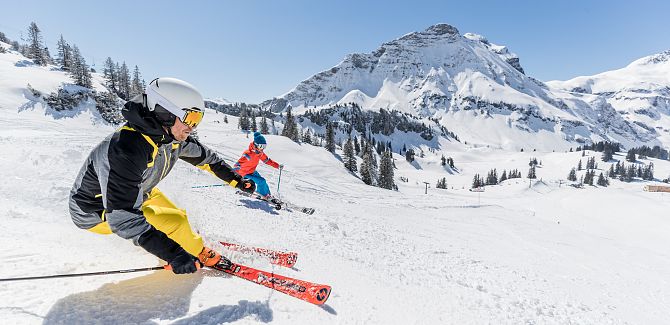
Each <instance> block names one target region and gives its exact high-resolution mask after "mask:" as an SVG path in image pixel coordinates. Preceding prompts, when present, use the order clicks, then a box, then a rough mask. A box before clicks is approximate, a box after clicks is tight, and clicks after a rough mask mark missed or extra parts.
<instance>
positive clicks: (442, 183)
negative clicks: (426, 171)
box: [435, 177, 447, 190]
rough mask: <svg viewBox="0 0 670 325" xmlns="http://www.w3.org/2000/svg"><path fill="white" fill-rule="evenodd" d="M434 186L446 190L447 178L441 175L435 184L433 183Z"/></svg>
mask: <svg viewBox="0 0 670 325" xmlns="http://www.w3.org/2000/svg"><path fill="white" fill-rule="evenodd" d="M435 187H436V188H440V189H445V190H446V189H447V178H446V177H442V178H441V179H438V180H437V184H436V185H435Z"/></svg>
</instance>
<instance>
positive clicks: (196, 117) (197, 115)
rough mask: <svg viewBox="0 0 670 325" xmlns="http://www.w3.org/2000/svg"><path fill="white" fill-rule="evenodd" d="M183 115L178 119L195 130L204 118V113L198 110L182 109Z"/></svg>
mask: <svg viewBox="0 0 670 325" xmlns="http://www.w3.org/2000/svg"><path fill="white" fill-rule="evenodd" d="M183 110H184V115H183V116H181V117H179V119H181V121H182V122H183V123H184V124H186V125H188V126H190V127H192V128H195V127H197V126H198V124H200V122H202V118H203V117H204V116H205V112H203V111H201V110H199V109H187V108H184V109H183Z"/></svg>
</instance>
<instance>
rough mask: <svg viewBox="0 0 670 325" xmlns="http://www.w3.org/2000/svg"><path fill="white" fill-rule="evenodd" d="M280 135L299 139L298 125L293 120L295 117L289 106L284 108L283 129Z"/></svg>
mask: <svg viewBox="0 0 670 325" xmlns="http://www.w3.org/2000/svg"><path fill="white" fill-rule="evenodd" d="M281 135H282V136H285V137H287V138H289V139H291V140H293V141H295V142H298V141H299V140H300V132H299V131H298V125H297V123H296V122H295V117H294V116H293V113H292V112H291V107H289V108H288V109H287V110H286V122H285V123H284V129H283V130H282V131H281Z"/></svg>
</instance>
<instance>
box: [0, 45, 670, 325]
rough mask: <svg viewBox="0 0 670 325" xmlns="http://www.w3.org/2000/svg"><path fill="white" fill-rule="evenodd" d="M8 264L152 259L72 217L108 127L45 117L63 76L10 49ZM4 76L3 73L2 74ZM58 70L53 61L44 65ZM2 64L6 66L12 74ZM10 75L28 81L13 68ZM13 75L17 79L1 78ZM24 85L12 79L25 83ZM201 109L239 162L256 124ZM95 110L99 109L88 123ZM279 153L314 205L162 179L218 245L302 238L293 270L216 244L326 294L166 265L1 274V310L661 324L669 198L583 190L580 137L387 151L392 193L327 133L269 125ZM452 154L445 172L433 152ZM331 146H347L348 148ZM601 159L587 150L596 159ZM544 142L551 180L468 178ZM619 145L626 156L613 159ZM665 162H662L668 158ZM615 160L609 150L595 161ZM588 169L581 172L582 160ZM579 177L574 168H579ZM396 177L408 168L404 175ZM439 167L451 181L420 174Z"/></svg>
mask: <svg viewBox="0 0 670 325" xmlns="http://www.w3.org/2000/svg"><path fill="white" fill-rule="evenodd" d="M0 72H1V74H0V82H3V83H5V84H3V85H2V87H0V98H2V100H3V101H2V106H0V114H1V115H0V116H2V117H1V118H0V148H2V156H1V157H0V179H1V180H2V185H1V186H0V228H1V229H2V236H0V261H1V263H0V278H7V277H16V276H31V275H44V274H56V273H73V272H89V271H101V270H115V269H124V268H134V267H144V266H155V265H158V264H159V261H158V260H157V259H156V258H155V257H153V256H151V255H150V254H148V253H146V252H144V251H143V250H142V249H141V248H138V247H135V246H133V245H132V243H130V242H129V241H126V240H123V239H121V238H119V237H117V236H114V235H110V236H102V235H96V234H93V233H90V232H87V231H83V230H80V229H77V228H76V227H75V226H74V224H73V223H72V222H71V221H70V217H69V213H68V207H67V195H68V192H69V190H70V186H71V185H72V183H73V181H74V177H75V175H76V173H77V171H78V170H79V168H80V167H81V164H82V163H83V161H84V159H85V157H86V156H87V154H88V153H89V151H90V150H91V149H92V148H93V147H94V146H95V145H97V144H98V142H99V141H101V140H102V139H103V138H104V137H105V136H107V135H108V134H109V133H110V132H113V130H114V127H113V126H110V125H106V124H104V123H99V120H98V119H96V118H94V113H92V110H90V109H87V108H86V107H79V108H77V109H75V112H76V114H71V117H61V118H56V119H55V118H54V116H52V115H46V114H45V113H47V110H45V108H44V107H43V106H42V104H41V103H39V102H37V103H35V104H34V105H30V106H25V105H24V104H25V103H28V102H30V101H29V98H28V97H29V94H26V93H25V92H24V90H23V89H22V86H21V85H22V84H23V83H24V82H25V83H31V85H33V86H34V87H36V88H37V90H39V91H44V92H46V91H49V89H50V88H49V87H54V88H51V89H55V87H57V86H58V85H59V84H60V83H62V82H66V81H67V80H66V79H64V78H63V76H62V75H61V74H58V73H56V72H54V71H49V70H48V69H46V70H45V68H41V67H35V66H16V64H15V61H12V60H10V59H7V57H5V56H3V55H2V54H0ZM7 73H8V74H7ZM45 74H48V75H45ZM6 76H9V77H6ZM6 78H21V80H20V83H19V82H16V81H15V82H11V81H7V79H6ZM5 85H8V86H7V87H5ZM17 85H19V86H17ZM228 119H229V123H228V124H227V123H225V122H224V115H223V114H217V113H216V112H214V111H211V110H208V112H207V114H206V115H205V119H204V122H203V124H202V125H201V127H200V128H199V131H198V133H199V136H200V140H201V141H202V142H203V143H205V144H206V145H208V146H211V147H212V148H214V149H215V150H217V151H218V152H220V153H221V154H222V156H224V157H226V159H228V160H229V161H233V160H234V159H237V158H238V156H239V155H240V154H241V152H242V151H243V150H244V149H245V148H246V147H247V145H248V143H249V141H251V139H250V138H248V137H247V135H246V134H241V133H240V132H239V131H238V130H237V129H236V125H237V119H236V118H235V117H231V116H228ZM92 120H93V122H94V123H92V122H91V121H92ZM267 139H268V142H269V147H268V149H267V153H268V154H269V156H270V157H272V158H273V159H274V160H276V161H278V162H281V163H283V164H285V166H286V168H285V170H284V172H283V174H282V178H281V184H277V180H278V175H277V174H276V173H275V171H274V170H273V169H271V168H269V167H267V166H260V167H259V171H260V172H261V173H262V174H263V175H265V176H266V178H267V179H268V181H269V183H270V187H271V189H272V190H273V192H275V193H277V188H278V185H279V192H278V194H279V195H281V197H282V198H284V199H285V200H287V201H292V202H294V203H297V204H304V205H311V206H314V207H315V208H316V209H317V212H316V213H315V214H314V215H312V216H307V215H304V214H299V213H290V212H288V211H283V210H282V211H274V210H272V209H271V208H269V207H268V206H267V205H265V204H264V203H262V202H258V201H254V200H250V199H246V198H243V197H240V196H237V195H236V194H234V190H233V189H231V188H228V187H210V188H192V187H193V186H200V185H208V184H218V183H219V182H218V180H216V179H214V178H212V176H211V175H209V174H208V173H205V172H203V171H200V170H198V169H195V168H193V167H192V166H191V165H189V164H187V163H182V164H178V165H177V166H175V169H174V170H173V171H172V173H171V174H170V175H169V176H168V177H167V178H166V179H165V180H164V181H163V182H162V183H161V184H160V185H159V187H160V189H161V190H162V191H163V192H164V193H165V194H166V195H168V196H169V197H170V198H171V199H172V200H173V201H174V202H175V203H176V204H177V205H178V206H180V207H182V208H184V209H186V211H187V212H188V215H189V220H190V222H191V224H192V225H193V227H194V228H196V229H197V230H198V231H199V232H200V233H201V234H202V235H203V236H204V237H205V238H206V241H207V242H208V243H209V244H213V245H215V243H216V241H217V240H228V241H233V242H239V243H243V244H249V245H256V246H262V247H268V248H275V249H286V250H291V251H296V252H298V253H299V258H298V263H297V264H296V267H295V268H293V269H285V268H279V267H273V266H272V265H270V264H268V262H267V261H265V260H263V259H260V258H255V259H254V258H250V257H245V256H242V255H240V254H237V253H234V252H229V251H226V250H223V249H221V247H220V246H216V245H215V247H217V248H219V249H221V251H222V252H223V253H224V254H226V255H227V256H229V257H230V258H231V259H233V260H235V261H238V262H241V263H246V264H249V265H251V266H255V267H258V268H261V269H265V270H273V271H274V272H276V273H279V274H284V275H288V276H293V277H298V278H302V279H306V280H310V281H315V282H320V283H327V284H330V285H332V287H333V291H332V294H331V297H330V299H329V300H328V302H327V303H326V305H325V306H323V307H322V308H319V307H315V306H313V305H310V304H307V303H305V302H303V301H300V300H297V299H294V298H291V297H288V296H286V295H282V294H279V293H276V292H273V291H272V290H270V289H267V288H264V287H261V286H257V285H254V284H252V283H249V282H246V281H243V280H240V279H237V278H231V277H227V276H221V275H220V274H216V273H215V272H211V271H201V272H199V273H197V274H194V275H182V276H177V275H173V274H171V273H169V272H168V271H159V272H154V273H144V274H142V273H133V274H123V275H110V276H99V277H86V278H64V279H53V280H36V281H28V282H0V297H2V298H1V299H0V319H2V321H3V323H6V324H40V323H41V324H75V323H87V324H88V323H103V324H110V323H119V324H146V323H159V324H220V323H236V324H256V323H269V322H272V323H275V324H314V323H320V324H406V323H412V324H414V323H416V324H481V323H492V324H519V323H529V324H601V323H607V324H664V323H666V322H667V320H668V319H670V311H669V310H668V308H667V306H668V305H669V304H670V283H668V281H667V274H670V257H668V254H667V247H668V246H669V245H670V238H669V237H668V236H667V234H668V233H669V232H670V219H668V218H667V217H665V214H666V212H667V211H666V210H667V206H668V204H670V197H669V196H668V195H666V194H662V193H649V192H644V191H642V186H643V184H642V183H640V182H633V183H621V182H619V181H616V180H613V181H612V185H611V186H610V187H607V188H600V187H590V186H587V187H586V188H585V189H576V188H573V187H570V186H566V184H565V182H564V181H560V180H562V179H564V178H565V176H566V175H567V172H568V171H569V169H570V167H573V166H574V165H576V164H577V162H578V161H579V160H580V159H582V160H584V161H585V159H586V158H585V157H582V156H581V153H578V152H550V151H546V152H509V151H502V150H498V149H494V148H487V147H474V146H464V145H463V146H461V145H459V146H449V147H446V149H447V150H449V151H448V152H439V151H438V152H431V151H429V150H428V148H424V149H425V150H424V151H425V155H424V157H423V158H420V157H418V156H417V160H416V161H415V162H414V163H413V164H409V163H407V162H406V161H405V160H404V158H403V157H400V156H398V155H395V156H394V157H395V164H396V166H397V169H396V170H395V174H396V178H395V179H396V183H397V184H398V186H399V191H397V192H395V191H388V190H383V189H379V188H375V187H370V186H366V185H364V184H362V182H361V181H360V180H359V179H358V178H357V177H355V176H354V175H352V174H350V173H349V172H347V171H346V170H345V169H344V167H343V166H342V162H341V161H340V160H339V159H337V156H336V155H332V154H330V153H328V152H327V151H326V150H324V149H323V148H319V147H314V146H310V145H304V144H303V145H299V144H296V143H294V142H292V141H290V140H288V139H286V138H284V137H279V136H272V135H268V136H267ZM443 153H444V154H446V155H448V156H451V157H453V158H454V160H455V163H456V170H450V169H444V168H443V167H442V166H441V165H440V164H439V161H440V157H441V154H443ZM336 154H337V155H341V154H342V153H341V152H340V151H338V152H337V153H336ZM594 155H596V156H599V155H598V154H596V153H593V152H590V151H589V152H588V153H587V156H589V157H590V156H594ZM531 157H536V158H538V160H540V161H541V162H542V164H541V165H540V167H538V171H537V174H538V177H539V178H541V180H537V181H529V180H528V179H525V178H523V179H514V180H508V181H506V182H504V183H503V184H502V185H499V186H490V187H487V188H486V191H485V192H481V193H475V192H470V191H468V190H467V189H468V188H469V185H470V183H471V180H472V177H473V176H474V175H475V174H480V175H483V174H485V173H486V172H487V171H488V170H489V169H491V168H498V169H499V170H501V169H511V168H515V169H519V170H521V171H522V172H524V173H525V171H526V170H527V167H528V161H529V159H530V158H531ZM616 158H617V159H623V158H622V157H621V156H616ZM644 162H645V163H648V162H653V163H654V164H655V165H656V174H657V177H663V178H665V177H666V176H667V175H669V174H670V163H668V162H667V161H659V160H656V159H649V160H645V161H644ZM600 165H601V166H600V168H601V169H603V170H605V169H607V168H608V165H609V164H608V163H602V162H601V163H600ZM580 173H583V172H580ZM580 176H581V175H580ZM400 177H402V178H403V179H406V180H407V182H405V181H401V180H400ZM441 177H447V181H448V184H449V186H448V187H449V189H448V190H438V189H434V188H429V189H428V194H424V191H425V187H424V186H425V185H424V183H423V182H429V183H430V184H434V183H435V181H436V180H437V178H441Z"/></svg>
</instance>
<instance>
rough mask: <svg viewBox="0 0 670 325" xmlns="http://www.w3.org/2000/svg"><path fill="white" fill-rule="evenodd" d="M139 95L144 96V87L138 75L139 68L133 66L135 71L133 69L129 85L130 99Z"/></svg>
mask: <svg viewBox="0 0 670 325" xmlns="http://www.w3.org/2000/svg"><path fill="white" fill-rule="evenodd" d="M140 94H144V85H143V82H142V77H141V75H140V68H138V67H137V66H135V69H133V81H132V82H131V84H130V98H133V97H135V96H137V95H140Z"/></svg>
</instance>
